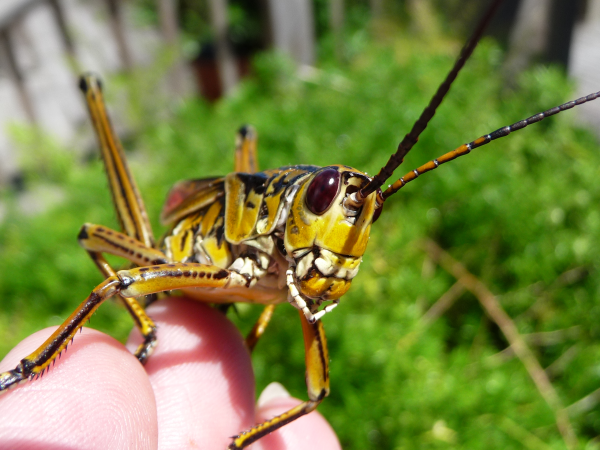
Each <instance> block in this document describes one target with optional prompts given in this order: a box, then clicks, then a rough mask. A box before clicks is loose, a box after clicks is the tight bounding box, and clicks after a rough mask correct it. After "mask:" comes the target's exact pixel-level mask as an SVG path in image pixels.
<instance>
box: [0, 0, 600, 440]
mask: <svg viewBox="0 0 600 450" xmlns="http://www.w3.org/2000/svg"><path fill="white" fill-rule="evenodd" d="M497 3H498V2H496V4H497ZM489 15H490V14H488V16H489ZM485 22H486V21H483V22H482V24H481V25H480V27H479V28H478V30H477V32H476V33H475V35H474V37H473V38H472V39H471V40H470V41H469V43H468V44H467V45H466V47H465V50H463V52H462V54H461V56H460V57H459V59H458V61H457V64H456V65H455V67H454V69H453V70H452V71H451V73H450V74H449V76H448V77H447V80H446V81H445V82H444V83H443V84H442V86H441V87H440V89H439V91H438V93H437V94H436V95H435V96H434V99H433V100H432V102H431V103H430V105H429V106H428V108H427V109H426V110H425V112H424V113H423V114H422V116H421V118H420V119H419V120H418V121H417V123H416V124H415V126H414V127H413V129H412V130H411V132H410V133H408V134H407V136H406V137H405V139H404V140H403V141H402V142H401V144H400V145H399V148H398V151H397V152H396V153H395V154H394V155H393V156H392V157H391V158H390V161H389V162H388V164H386V165H385V166H384V167H383V168H382V170H381V171H380V173H379V174H378V175H376V176H375V177H373V178H371V177H369V176H367V175H366V174H365V173H363V172H360V171H358V170H356V169H353V168H350V167H347V166H341V165H340V166H328V167H324V168H319V167H315V166H292V167H284V168H279V169H274V170H267V171H262V172H260V171H259V169H258V167H257V164H256V160H257V159H256V153H255V152H256V134H255V132H254V130H253V129H252V128H250V127H244V128H242V129H241V130H240V133H239V136H238V144H237V152H236V164H235V172H234V173H231V174H229V175H227V176H226V177H223V178H211V179H203V180H193V181H187V182H182V183H180V184H178V185H176V186H175V187H174V188H173V190H172V191H171V193H170V194H169V197H168V200H167V203H166V205H165V208H164V210H163V214H162V219H163V221H164V222H165V223H167V224H169V225H171V227H172V228H171V230H170V231H169V232H168V233H167V235H166V237H165V238H164V239H163V241H162V243H161V244H160V245H156V244H155V242H154V238H153V234H152V230H151V228H150V225H149V223H148V219H147V215H146V212H145V208H144V206H143V203H142V200H141V196H140V194H139V192H138V189H137V187H136V184H135V182H134V180H133V178H132V176H131V174H130V173H129V169H128V168H127V163H126V161H125V158H124V156H123V153H122V151H121V149H120V144H119V143H118V141H117V139H116V137H115V136H114V133H113V131H112V129H111V126H110V123H109V120H108V116H107V113H106V110H105V107H104V104H103V100H102V90H101V87H100V84H99V81H98V80H97V79H96V78H95V77H94V76H91V75H86V76H84V77H82V80H81V88H82V90H83V92H84V94H85V96H86V100H87V102H88V106H89V109H90V115H91V117H92V121H93V122H94V125H95V128H96V131H97V133H98V137H99V141H100V146H101V149H102V155H103V159H104V162H105V164H106V168H107V172H108V177H109V183H110V186H111V191H112V193H113V199H114V202H115V206H116V209H117V214H118V217H119V219H120V222H121V228H122V231H121V232H118V231H114V230H109V229H107V228H106V227H102V226H97V225H89V224H88V225H84V227H83V228H82V230H81V232H80V235H79V240H80V243H81V245H82V246H83V247H84V248H85V249H86V251H88V253H89V254H90V256H91V258H92V259H93V261H94V262H95V264H96V265H97V266H98V267H99V269H100V270H101V272H102V273H103V274H104V275H105V276H106V277H107V279H106V280H105V281H104V282H103V283H102V284H100V285H99V286H98V287H96V288H95V289H94V290H93V292H92V294H91V295H90V296H89V297H88V299H86V300H85V301H84V303H82V305H81V306H80V307H79V308H78V309H77V310H76V312H75V313H74V314H73V315H72V316H71V317H70V318H69V319H68V320H67V322H65V323H64V324H63V325H62V326H61V327H60V328H59V330H57V332H56V333H55V334H54V335H53V336H52V337H51V338H50V339H49V340H48V341H47V342H46V343H45V344H44V345H43V346H42V347H40V349H38V350H37V351H36V352H34V353H32V354H31V355H29V356H28V357H26V358H25V359H23V360H22V362H21V363H20V364H19V366H18V367H17V368H15V369H14V370H12V371H10V372H5V373H3V374H2V375H0V390H5V389H8V388H9V387H11V386H14V385H15V384H16V383H17V382H20V381H26V380H28V379H31V378H34V377H36V376H38V375H39V374H42V373H43V372H44V371H45V370H47V368H48V366H49V365H50V363H52V362H53V361H54V359H55V358H56V357H57V356H58V355H59V354H60V352H61V351H62V350H63V349H64V348H65V346H66V345H67V343H68V342H69V340H70V339H72V337H73V336H74V334H75V333H76V332H77V330H78V329H80V328H81V326H83V324H84V323H85V322H86V320H87V319H88V318H89V317H90V316H91V314H93V312H94V311H95V310H96V308H97V307H98V306H99V305H100V304H101V303H102V302H103V301H104V300H105V299H107V298H109V297H112V296H115V295H119V296H121V298H122V299H123V301H124V302H125V304H126V306H127V308H128V310H129V311H130V313H131V314H132V316H133V317H134V318H135V320H136V324H137V325H138V326H139V328H140V331H141V332H142V334H143V336H144V338H145V340H144V342H143V344H142V345H140V347H139V348H138V349H137V351H136V353H135V354H136V356H137V357H138V359H139V360H140V361H141V362H144V361H145V360H146V359H147V358H148V356H149V355H150V353H151V351H152V349H153V348H154V346H155V345H156V332H155V327H154V324H153V322H152V320H151V319H150V318H149V317H148V316H147V315H146V314H145V312H144V309H143V308H142V307H141V306H140V304H139V303H138V302H137V300H135V298H136V297H139V296H144V295H148V294H152V293H156V292H162V291H166V290H173V289H181V290H183V291H184V292H185V293H186V294H187V295H189V296H192V297H197V298H198V299H199V300H202V301H208V302H211V303H230V302H235V301H241V302H247V301H251V302H254V303H263V304H265V305H267V306H266V307H265V311H264V313H263V315H262V316H261V318H260V319H259V321H258V323H257V325H256V326H255V328H254V330H253V332H252V333H251V334H250V335H249V336H248V338H247V343H248V347H249V348H252V347H253V346H254V345H255V343H256V341H257V340H258V339H259V338H260V335H261V333H262V331H263V330H264V328H265V326H266V324H267V323H268V321H269V318H270V315H271V312H272V310H273V307H274V305H275V304H276V303H280V302H285V301H288V302H289V303H291V304H292V305H293V306H294V307H295V308H296V309H298V311H299V317H300V320H301V322H302V329H303V332H304V340H305V346H306V351H307V356H306V361H307V385H308V395H309V400H308V401H306V402H304V403H303V404H301V405H300V406H298V407H296V408H294V409H293V410H291V411H289V412H288V413H286V414H285V415H284V416H285V417H283V416H279V417H276V418H274V419H272V420H270V421H267V422H265V423H263V424H260V425H258V426H256V427H254V428H252V429H250V430H248V431H246V432H243V433H241V434H240V435H239V436H237V437H236V438H235V439H234V441H233V443H232V445H231V448H243V447H245V446H247V445H249V444H250V443H252V442H254V441H255V440H257V439H259V438H260V437H262V436H264V435H265V434H268V433H270V432H271V431H274V430H275V429H277V428H279V427H281V426H283V425H285V424H286V423H288V422H290V421H292V420H294V419H296V418H298V417H300V416H302V415H304V414H307V413H309V412H310V411H312V410H314V409H315V408H316V407H317V405H318V404H319V403H320V402H321V401H322V400H323V398H324V397H325V396H326V395H327V394H328V392H329V379H328V356H327V349H326V340H325V335H324V331H323V326H322V323H321V321H320V319H321V317H322V316H323V315H325V314H326V313H329V312H331V311H332V310H333V309H334V308H335V307H336V306H337V304H338V302H339V299H340V298H341V297H342V295H343V294H344V293H345V292H347V290H348V289H349V287H350V284H351V282H352V279H353V278H354V276H355V275H356V272H357V270H358V266H359V264H360V261H361V257H362V255H363V253H364V252H365V249H366V244H367V240H368V236H369V232H370V227H371V225H372V224H373V223H374V222H375V221H376V219H377V217H378V216H379V214H380V213H381V212H382V207H383V204H384V202H385V201H386V199H387V198H388V197H390V196H391V195H393V194H394V193H395V192H397V191H398V190H399V189H400V188H402V187H403V186H404V185H405V184H406V183H408V182H410V181H412V180H414V179H415V178H416V177H417V176H419V175H421V174H423V173H425V172H427V171H430V170H433V169H434V168H436V167H438V166H439V165H440V164H443V163H445V162H447V161H450V160H452V159H454V158H456V157H458V156H461V155H464V154H466V153H468V152H470V151H471V150H472V149H474V148H477V147H479V146H482V145H484V144H486V143H488V142H490V141H491V140H494V139H497V138H499V137H503V136H505V135H507V134H509V133H510V132H512V131H516V130H519V129H521V128H524V127H525V126H527V125H529V124H531V123H535V122H537V121H539V120H542V119H543V118H545V117H547V116H549V115H552V114H556V113H557V112H560V111H562V110H565V109H569V108H571V107H573V106H575V105H577V104H581V103H584V102H586V101H590V100H593V99H595V98H597V97H598V95H599V94H598V93H596V94H592V95H590V96H587V97H585V98H583V99H579V100H576V101H575V102H569V103H567V104H565V105H561V106H560V107H556V108H552V109H550V110H548V111H546V112H544V113H541V114H537V115H535V116H532V117H531V118H529V119H525V120H523V121H519V122H517V123H515V124H513V125H511V126H509V127H503V128H500V129H499V130H497V131H495V132H493V133H490V134H487V135H484V136H482V137H480V138H478V139H476V140H474V141H472V142H471V143H468V144H465V145H462V146H460V147H459V148H457V149H456V150H454V151H452V152H449V153H446V154H444V155H443V156H441V157H439V158H437V159H435V160H433V161H430V162H429V163H427V164H424V165H423V166H421V167H419V168H417V169H415V170H413V171H410V172H408V173H407V174H406V175H404V176H403V177H401V178H400V179H399V180H398V181H396V182H395V183H394V184H393V185H391V186H390V187H389V188H388V189H387V190H385V191H383V192H382V191H381V189H380V187H381V186H382V185H383V183H384V182H385V181H386V180H387V179H388V178H389V177H390V176H391V175H392V173H393V171H394V170H395V169H396V168H397V167H398V166H399V165H400V163H401V162H402V159H403V158H404V156H405V155H406V154H407V153H408V152H409V151H410V149H411V148H412V146H413V145H414V144H415V143H416V141H417V138H418V136H419V134H420V133H421V132H422V131H423V130H424V129H425V127H426V125H427V122H428V121H429V120H430V119H431V117H433V114H434V112H435V109H436V108H437V106H438V105H439V104H440V103H441V101H442V99H443V97H444V95H445V94H446V92H447V91H448V89H449V87H450V84H451V83H452V80H453V79H454V78H455V77H456V75H457V73H458V71H459V70H460V68H461V67H462V65H463V64H464V62H465V61H466V60H467V59H468V57H469V55H470V53H471V52H472V50H473V48H474V47H475V44H476V42H477V41H478V38H479V36H480V35H481V32H482V30H483V28H484V24H485ZM103 253H108V254H113V255H117V256H122V257H124V258H126V259H128V260H130V261H131V262H133V263H134V264H135V265H137V266H138V267H136V268H133V269H130V270H122V271H115V270H114V269H113V268H112V267H111V266H110V265H109V264H108V262H107V261H106V260H105V258H104V256H103Z"/></svg>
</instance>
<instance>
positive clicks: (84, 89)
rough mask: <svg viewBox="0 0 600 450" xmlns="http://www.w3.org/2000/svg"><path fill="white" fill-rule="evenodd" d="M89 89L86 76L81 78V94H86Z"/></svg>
mask: <svg viewBox="0 0 600 450" xmlns="http://www.w3.org/2000/svg"><path fill="white" fill-rule="evenodd" d="M89 88H90V87H89V86H88V83H87V80H86V79H85V75H82V76H81V77H79V89H80V90H81V92H83V93H84V94H85V93H86V92H87V91H88V89H89Z"/></svg>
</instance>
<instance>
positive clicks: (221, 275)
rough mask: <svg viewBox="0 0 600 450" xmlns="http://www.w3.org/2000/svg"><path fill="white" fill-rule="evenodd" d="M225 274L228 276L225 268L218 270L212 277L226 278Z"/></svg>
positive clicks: (216, 278) (217, 278)
mask: <svg viewBox="0 0 600 450" xmlns="http://www.w3.org/2000/svg"><path fill="white" fill-rule="evenodd" d="M209 275H210V274H209ZM227 276H229V272H228V271H226V270H220V271H218V272H217V273H215V274H214V279H215V280H222V279H223V278H227Z"/></svg>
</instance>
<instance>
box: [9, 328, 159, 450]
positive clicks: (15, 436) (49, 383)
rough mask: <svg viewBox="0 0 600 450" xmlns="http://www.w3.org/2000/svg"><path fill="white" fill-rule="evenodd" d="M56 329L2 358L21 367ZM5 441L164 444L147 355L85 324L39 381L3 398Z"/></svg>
mask: <svg viewBox="0 0 600 450" xmlns="http://www.w3.org/2000/svg"><path fill="white" fill-rule="evenodd" d="M54 330H55V328H47V329H45V330H41V331H39V332H37V333H35V334H33V335H31V336H29V337H28V338H26V339H25V340H23V341H22V342H21V343H20V344H18V345H17V346H16V347H15V348H14V349H13V350H12V351H11V352H10V353H9V354H8V355H7V356H6V357H5V358H4V360H3V361H2V362H1V363H0V368H1V369H0V370H10V369H12V368H14V367H15V366H16V365H17V364H18V362H19V360H20V359H22V358H23V357H24V356H26V355H28V354H29V353H31V352H32V351H34V350H35V349H36V348H37V347H38V346H39V345H41V344H42V343H43V342H44V341H45V339H46V338H48V336H49V335H50V334H51V333H52V332H53V331H54ZM0 404H1V407H0V446H5V448H17V447H20V448H35V447H36V446H42V445H44V446H47V445H50V446H52V445H54V446H57V447H61V448H63V447H64V448H90V449H92V448H99V449H100V448H127V447H129V446H131V445H133V446H134V447H135V448H156V442H157V434H158V431H157V422H156V414H155V411H156V406H155V403H154V395H153V393H152V388H151V386H150V382H149V380H148V377H147V376H146V374H145V372H144V370H143V367H142V366H141V365H140V364H139V362H138V361H137V360H136V359H135V358H134V357H133V356H132V355H131V354H130V353H129V352H128V351H127V350H126V349H125V348H124V347H123V345H122V344H120V343H119V342H118V341H116V340H115V339H113V338H111V337H110V336H107V335H105V334H103V333H100V332H98V331H96V330H92V329H87V328H84V329H83V330H82V333H81V334H79V333H78V334H77V337H76V338H75V342H74V344H72V345H69V348H68V351H67V352H66V353H65V352H63V355H62V357H61V359H60V360H59V361H58V362H57V363H56V365H55V367H51V369H50V370H49V371H48V372H46V373H45V374H44V376H43V377H42V378H41V379H39V380H34V381H32V382H29V383H26V384H25V385H23V386H19V387H17V388H16V389H14V390H12V391H10V392H7V393H6V394H5V395H3V396H2V397H0Z"/></svg>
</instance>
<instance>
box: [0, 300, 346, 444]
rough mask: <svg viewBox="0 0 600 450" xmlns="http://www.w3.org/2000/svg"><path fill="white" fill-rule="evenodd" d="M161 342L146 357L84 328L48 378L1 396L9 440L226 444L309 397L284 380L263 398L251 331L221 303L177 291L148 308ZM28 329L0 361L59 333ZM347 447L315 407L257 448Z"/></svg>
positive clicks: (135, 337) (9, 362) (8, 361)
mask: <svg viewBox="0 0 600 450" xmlns="http://www.w3.org/2000/svg"><path fill="white" fill-rule="evenodd" d="M148 314H149V315H150V316H151V317H152V318H153V319H154V320H155V321H156V323H157V326H158V346H157V347H156V349H155V351H154V353H153V355H152V356H151V357H150V359H149V360H148V362H147V364H146V365H145V366H142V365H141V364H140V363H139V362H138V361H137V359H136V358H135V357H134V356H133V355H132V353H131V349H135V348H136V346H137V343H138V342H140V340H141V337H140V335H139V333H138V332H137V331H136V330H134V331H133V332H132V334H131V336H130V338H129V341H128V343H127V347H126V346H123V345H122V344H121V343H119V342H118V341H116V340H115V339H113V338H111V337H110V336H107V335H105V334H103V333H100V332H99V331H96V330H92V329H89V328H84V329H83V331H82V333H78V334H77V335H76V337H75V342H74V344H72V345H69V348H68V351H67V352H66V353H64V352H63V355H62V358H61V359H60V361H59V362H58V363H57V364H56V366H55V367H53V368H52V369H51V370H50V371H49V372H48V373H46V374H45V375H44V376H43V380H37V381H36V380H34V381H33V382H29V383H26V384H25V385H23V386H19V387H17V388H16V389H14V390H11V391H9V392H7V393H5V394H4V395H2V396H0V449H2V448H11V449H19V448H27V449H37V448H39V449H42V448H44V449H47V450H54V449H59V448H60V449H106V448H111V449H157V448H158V449H161V450H163V449H185V448H190V449H192V448H198V449H213V448H214V449H225V448H226V447H227V445H228V444H229V443H230V439H229V438H230V437H231V436H233V435H235V434H237V433H238V432H239V431H241V430H245V429H248V428H249V427H251V426H252V425H253V424H255V423H258V422H260V421H263V420H265V419H268V418H271V417H273V416H275V415H278V414H281V413H282V412H284V411H286V410H288V409H289V408H291V407H293V406H295V405H297V404H298V403H299V402H300V400H297V399H294V398H291V397H289V395H288V394H287V393H286V392H285V391H284V390H282V389H277V388H276V387H275V388H274V389H270V391H271V395H270V396H269V397H270V398H269V399H268V400H266V401H261V404H260V405H259V406H257V405H256V404H255V394H254V375H253V373H252V366H251V362H250V355H249V353H248V351H247V349H246V348H245V346H244V343H243V338H242V336H241V335H240V333H239V332H238V330H237V329H236V328H235V327H234V326H233V324H232V323H231V322H230V321H229V320H228V319H227V318H226V317H225V316H224V315H222V314H221V313H220V312H218V311H216V310H214V309H212V308H210V307H208V306H207V305H204V304H202V303H198V302H193V301H191V300H188V299H185V298H181V297H173V298H169V299H165V300H162V301H160V302H157V303H156V304H154V305H152V306H151V307H149V308H148ZM54 329H55V328H54V327H53V328H46V329H45V330H41V331H39V332H37V333H34V334H33V335H31V336H29V337H27V338H26V339H24V340H23V341H22V342H21V343H19V344H18V345H17V346H16V347H15V348H14V349H13V350H11V352H10V353H9V354H8V355H7V356H6V357H5V358H4V359H3V360H2V362H0V372H3V371H6V370H10V369H13V368H14V367H15V366H16V365H17V364H18V362H19V360H20V359H21V358H23V356H25V355H28V354H29V353H30V352H32V351H33V350H35V349H36V348H37V346H38V345H40V344H41V343H42V342H43V341H44V340H45V339H46V338H47V337H48V336H49V335H50V334H51V333H52V331H54ZM308 448H311V449H314V450H319V449H323V450H325V449H327V450H334V449H339V448H340V444H339V442H338V440H337V438H336V436H335V434H334V432H333V430H332V429H331V427H330V426H329V424H328V423H327V422H326V421H325V419H324V418H323V417H322V416H321V415H320V414H319V413H318V412H313V413H311V414H309V415H307V416H305V417H302V418H300V419H298V420H296V421H294V422H292V423H290V424H288V425H286V426H285V427H283V428H282V429H280V430H278V431H276V432H274V433H272V434H271V435H269V436H267V437H265V438H263V439H260V440H259V441H257V442H256V443H255V444H254V445H252V446H251V447H250V449H256V450H259V449H264V450H275V449H278V450H300V449H308Z"/></svg>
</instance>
